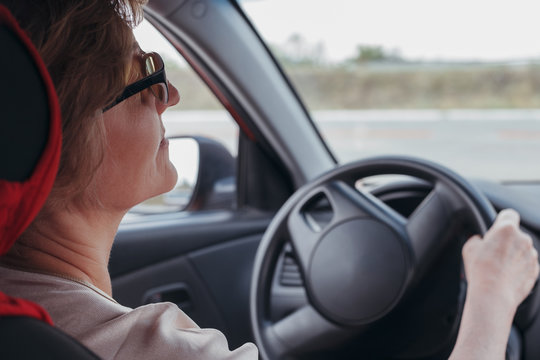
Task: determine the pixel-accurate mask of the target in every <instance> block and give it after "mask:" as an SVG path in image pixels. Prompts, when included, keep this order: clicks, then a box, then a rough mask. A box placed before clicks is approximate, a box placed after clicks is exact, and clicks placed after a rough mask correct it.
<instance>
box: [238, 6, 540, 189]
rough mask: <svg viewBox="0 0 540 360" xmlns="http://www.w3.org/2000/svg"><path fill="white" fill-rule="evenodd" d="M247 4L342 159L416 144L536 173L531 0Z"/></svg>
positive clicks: (476, 171) (537, 104)
mask: <svg viewBox="0 0 540 360" xmlns="http://www.w3.org/2000/svg"><path fill="white" fill-rule="evenodd" d="M240 4H241V6H242V8H243V10H244V11H245V12H246V14H247V16H248V17H249V18H250V20H251V21H252V22H253V24H254V25H255V27H256V28H257V30H258V31H259V33H260V34H261V36H262V37H263V39H264V40H265V41H266V42H267V44H268V45H269V47H270V49H271V50H272V52H273V53H274V55H275V56H276V58H277V59H278V61H279V62H280V63H281V65H282V66H283V68H284V69H285V72H286V73H287V75H288V76H289V78H290V80H291V82H292V84H293V86H294V87H295V88H296V90H297V91H298V92H299V95H300V97H301V98H302V100H303V101H304V103H305V105H306V106H307V107H308V109H309V111H310V113H311V116H312V118H313V120H314V121H315V123H316V124H317V126H318V128H319V130H320V131H321V133H322V135H323V138H324V139H325V140H326V142H327V143H328V145H329V146H330V148H331V150H332V151H333V153H334V154H335V155H336V157H337V158H338V160H339V162H340V163H344V162H348V161H352V160H357V159H360V158H363V157H367V156H372V155H388V154H399V155H413V156H419V157H423V158H427V159H431V160H434V161H437V162H439V163H442V164H444V165H446V166H448V167H450V168H452V169H454V170H455V171H458V172H460V173H461V174H463V175H465V176H467V177H477V178H487V179H493V180H497V181H501V180H504V181H537V180H540V164H537V159H538V154H540V41H538V37H539V36H540V21H539V20H538V18H537V13H538V12H537V11H536V10H537V8H538V7H537V2H536V1H524V0H512V1H509V0H508V1H507V0H501V1H497V2H493V1H484V0H477V1H469V0H452V1H446V2H442V1H433V0H408V1H402V0H377V1H357V0H354V1H353V0H349V1H345V0H333V1H327V0H251V1H247V0H245V1H241V2H240Z"/></svg>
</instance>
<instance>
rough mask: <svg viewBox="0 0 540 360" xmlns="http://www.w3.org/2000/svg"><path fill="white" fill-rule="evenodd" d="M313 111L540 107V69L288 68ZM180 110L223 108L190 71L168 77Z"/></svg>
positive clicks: (177, 71) (533, 66) (178, 71)
mask: <svg viewBox="0 0 540 360" xmlns="http://www.w3.org/2000/svg"><path fill="white" fill-rule="evenodd" d="M286 72H287V73H288V75H289V77H290V79H291V81H292V83H293V85H294V87H295V88H296V89H297V90H298V92H299V93H300V96H301V98H302V99H303V100H304V101H305V102H306V104H307V106H308V108H309V109H311V110H322V109H452V108H474V109H493V108H495V109H497V108H510V109H511V108H540V65H538V64H529V65H485V64H484V65H482V64H468V65H467V64H461V65H448V64H447V65H442V64H431V65H429V64H428V65H425V64H424V65H423V64H402V65H384V66H383V65H379V66H374V65H348V66H347V65H340V66H335V67H329V66H326V67H325V66H309V65H305V66H292V67H289V68H287V69H286ZM169 77H170V79H171V81H172V82H173V83H174V84H175V85H176V86H177V87H178V88H179V90H180V94H181V97H182V100H181V103H180V104H179V106H178V109H183V110H189V109H220V108H221V106H220V104H219V103H218V102H217V100H215V98H214V97H213V96H212V95H211V94H210V92H209V90H208V89H207V88H206V87H204V86H202V85H201V81H200V80H199V79H198V78H197V77H196V76H195V75H194V74H193V72H192V71H191V70H188V69H180V68H176V69H173V71H171V73H170V74H169Z"/></svg>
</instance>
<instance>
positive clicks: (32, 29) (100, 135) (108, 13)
mask: <svg viewBox="0 0 540 360" xmlns="http://www.w3.org/2000/svg"><path fill="white" fill-rule="evenodd" d="M145 2H146V0H0V3H3V4H5V5H6V6H7V7H8V8H9V9H10V10H11V11H12V12H13V14H14V15H15V17H16V18H17V19H18V21H19V22H20V24H21V26H22V27H23V28H24V29H25V30H26V31H27V33H28V35H29V36H30V38H31V40H32V41H33V42H34V44H35V45H36V47H37V49H38V51H39V53H40V54H41V56H42V58H43V60H44V62H45V64H46V65H47V68H48V70H49V72H50V74H51V77H52V79H53V82H54V84H55V87H56V91H57V93H58V98H59V102H60V106H61V110H62V128H63V129H62V130H63V149H62V158H61V161H60V167H59V172H58V176H57V179H56V182H55V185H54V188H53V191H52V192H51V196H50V199H49V201H48V204H47V205H46V207H45V209H46V210H47V209H48V210H54V209H55V208H57V207H63V206H67V205H69V204H73V203H85V202H88V201H89V199H94V198H95V197H94V196H89V194H92V192H93V191H95V189H94V187H93V185H92V180H93V179H94V176H95V174H96V172H97V170H98V168H99V167H100V166H101V164H102V162H103V160H104V155H105V152H106V151H108V150H107V148H108V147H110V144H107V140H108V139H109V140H110V139H111V137H110V136H109V137H108V136H107V134H106V132H107V126H106V121H107V118H110V117H114V116H116V117H118V116H119V115H118V111H117V110H114V111H113V109H111V110H110V111H108V112H107V113H105V114H102V111H101V110H102V109H103V108H104V107H105V106H107V105H108V104H111V103H112V102H113V101H114V99H115V98H116V97H117V96H118V95H119V94H120V93H122V90H123V89H124V87H125V86H126V85H127V84H128V83H129V82H132V81H133V79H134V77H136V76H138V75H137V73H138V69H139V68H140V67H139V65H138V64H137V61H138V59H137V58H136V56H135V55H137V54H138V53H139V51H140V50H139V49H138V47H137V46H134V45H136V43H135V42H134V38H133V32H132V27H133V26H135V25H136V24H137V23H138V22H140V21H141V19H142V6H143V5H144V3H145ZM134 70H135V71H134ZM141 96H142V95H141ZM131 100H133V99H131ZM118 107H121V108H125V106H124V105H123V104H119V105H118ZM94 200H95V199H94ZM98 201H100V199H98Z"/></svg>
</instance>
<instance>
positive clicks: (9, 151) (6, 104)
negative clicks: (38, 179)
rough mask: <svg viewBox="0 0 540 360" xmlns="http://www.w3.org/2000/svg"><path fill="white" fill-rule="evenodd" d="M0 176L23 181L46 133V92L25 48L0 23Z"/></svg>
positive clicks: (47, 115)
mask: <svg viewBox="0 0 540 360" xmlns="http://www.w3.org/2000/svg"><path fill="white" fill-rule="evenodd" d="M0 47H1V49H2V51H1V54H2V55H0V179H5V180H9V181H23V180H26V179H27V178H28V177H29V176H30V175H31V174H32V171H33V169H34V168H35V166H36V164H37V162H38V160H39V159H40V157H41V154H42V152H43V149H44V147H45V145H46V143H47V139H48V136H49V120H50V119H49V116H50V114H49V112H50V110H49V104H48V100H47V93H46V91H45V85H44V83H43V79H42V76H41V75H40V73H39V71H38V69H37V67H36V63H35V61H34V60H33V59H32V58H31V56H30V54H29V52H28V49H26V48H25V47H23V45H22V44H21V41H20V40H19V38H18V37H17V36H16V35H15V34H14V33H13V31H12V30H11V29H10V28H8V27H7V26H5V25H3V24H0Z"/></svg>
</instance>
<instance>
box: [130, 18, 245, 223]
mask: <svg viewBox="0 0 540 360" xmlns="http://www.w3.org/2000/svg"><path fill="white" fill-rule="evenodd" d="M134 33H135V37H136V39H137V41H138V43H139V46H140V47H141V49H143V50H144V51H156V52H158V53H159V54H160V55H161V56H162V57H163V59H164V62H165V71H166V74H167V78H168V80H169V81H170V82H171V84H173V85H174V86H175V87H176V88H177V89H178V91H179V93H180V102H179V103H178V104H177V105H175V106H173V107H170V108H168V109H167V111H165V112H164V113H163V115H162V120H163V124H164V126H165V134H166V136H167V137H168V138H171V137H178V136H182V137H184V136H186V137H189V136H203V137H207V138H211V139H214V140H216V141H218V142H220V143H221V144H223V145H224V146H225V147H226V148H227V150H228V151H229V152H230V153H231V154H232V155H233V156H234V157H236V154H237V151H238V126H237V125H236V123H235V122H234V120H233V119H232V117H231V116H230V115H229V113H228V112H227V111H226V110H225V109H224V108H223V106H222V105H221V103H220V102H219V101H218V100H217V99H216V97H215V96H214V95H213V94H212V92H211V91H210V90H209V89H208V87H207V86H206V84H204V82H203V81H202V80H201V79H200V77H199V76H198V75H197V74H196V73H195V72H194V71H193V69H192V68H191V67H190V66H189V64H188V63H187V62H186V60H185V59H184V58H183V57H182V56H181V55H180V54H179V53H178V52H177V51H176V50H175V49H174V48H173V47H172V45H171V44H170V43H169V42H168V41H167V40H166V39H165V38H164V37H163V36H162V35H161V34H160V33H159V32H158V31H157V30H156V29H155V28H154V27H153V26H152V25H151V24H150V23H149V22H147V21H146V20H145V21H143V22H142V23H141V24H140V25H139V26H138V27H137V28H136V29H135V31H134ZM169 157H170V159H171V161H172V162H173V163H174V164H175V166H176V169H177V172H178V182H177V184H176V187H175V189H173V190H172V191H171V192H170V193H167V194H163V195H160V196H158V197H155V198H153V199H150V200H147V201H145V202H144V203H142V204H140V205H137V206H135V207H134V208H133V209H132V210H131V211H130V214H128V218H130V217H131V218H133V217H138V215H140V214H154V213H163V212H173V211H179V210H182V209H184V207H185V205H186V204H187V203H188V202H189V200H190V197H191V195H192V192H193V188H194V186H195V184H196V181H197V175H198V167H199V157H198V145H197V143H196V141H194V140H193V139H190V138H187V139H183V140H181V141H171V143H170V146H169ZM227 183H228V184H235V181H234V180H231V179H228V180H227ZM227 189H228V191H230V192H235V191H236V189H235V188H234V186H228V187H227ZM231 196H233V195H231Z"/></svg>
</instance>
